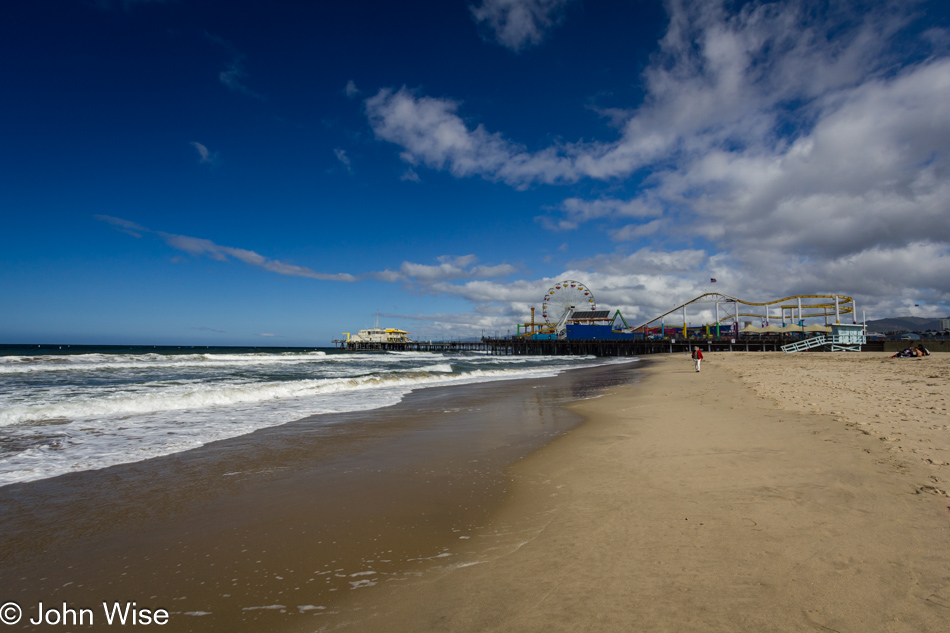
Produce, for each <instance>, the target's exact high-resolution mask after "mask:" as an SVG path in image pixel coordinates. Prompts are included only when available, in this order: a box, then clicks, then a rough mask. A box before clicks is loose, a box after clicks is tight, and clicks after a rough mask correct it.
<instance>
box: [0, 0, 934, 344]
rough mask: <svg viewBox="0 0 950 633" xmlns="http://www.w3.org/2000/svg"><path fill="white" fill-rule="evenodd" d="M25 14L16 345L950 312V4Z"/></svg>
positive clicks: (1, 322)
mask: <svg viewBox="0 0 950 633" xmlns="http://www.w3.org/2000/svg"><path fill="white" fill-rule="evenodd" d="M3 12H4V18H3V20H0V54H2V58H3V59H4V60H5V63H4V64H0V85H3V87H4V93H5V98H4V99H2V100H0V140H2V145H0V148H2V151H0V208H2V210H3V225H4V230H3V231H2V232H0V272H2V279H3V290H4V292H3V296H4V300H3V309H2V310H0V341H2V342H9V343H27V342H70V343H129V344H134V343H142V344H148V343H153V344H207V345H215V344H219V345H229V344H233V345H255V344H256V345H268V344H273V345H327V344H329V341H330V340H331V339H333V338H337V337H339V336H340V334H341V332H344V331H355V330H356V329H359V328H360V327H366V326H368V325H371V324H372V321H373V314H374V313H375V312H376V311H377V310H378V311H379V312H380V313H381V314H382V315H383V316H382V317H381V321H382V322H383V323H384V324H385V325H388V326H397V327H404V328H405V329H408V330H409V331H410V332H412V333H413V335H414V336H416V337H432V338H441V337H444V336H451V337H468V336H472V335H475V336H477V335H479V334H480V333H481V332H483V331H484V332H486V333H494V332H505V331H507V330H508V329H509V328H513V324H514V323H516V322H519V321H523V320H524V319H526V318H527V315H528V309H529V307H531V306H536V307H538V308H540V306H541V300H542V297H543V295H544V292H545V290H546V289H547V288H548V287H550V286H552V285H553V284H554V282H556V281H559V280H561V279H577V280H580V281H582V282H584V283H586V284H587V285H588V286H589V287H590V288H591V289H592V290H593V291H594V294H595V297H596V298H597V302H598V305H599V307H602V308H610V309H613V308H620V309H621V310H623V312H624V314H625V315H627V316H628V320H631V321H637V320H638V319H641V318H642V319H643V320H646V319H648V318H651V317H653V316H655V315H656V314H658V313H660V312H664V311H666V310H667V309H669V308H671V307H673V306H675V305H677V304H678V303H681V302H682V301H684V300H687V299H690V298H692V297H694V296H696V295H697V294H700V293H702V292H706V291H710V290H718V291H720V292H724V293H727V294H731V295H735V296H738V297H740V298H744V299H749V300H767V299H773V298H778V297H781V296H785V295H790V294H796V293H826V292H839V293H843V294H849V295H853V296H855V297H856V298H857V300H858V308H859V310H864V309H866V310H867V312H868V318H879V317H884V316H897V315H907V314H913V315H918V316H947V314H950V306H948V302H950V170H948V167H950V164H948V149H950V116H948V115H950V110H948V106H947V103H950V32H948V28H950V8H948V6H947V4H946V3H945V2H907V1H902V2H893V3H889V2H881V1H878V2H835V3H824V2H809V1H807V0H801V1H788V2H746V3H743V2H715V1H707V2H685V1H681V0H676V1H674V0H670V1H668V2H653V1H647V0H630V1H627V2H619V1H604V2H594V1H592V0H586V1H582V0H474V1H468V2H467V1H464V0H462V1H458V2H454V1H450V0H440V1H438V2H408V3H393V2H355V3H304V2H297V1H282V0H274V1H272V2H268V3H256V2H255V3H251V2H220V1H217V2H211V1H201V0H167V1H161V0H73V1H69V2H66V1H60V2H52V1H44V0H32V1H20V0H15V1H14V2H9V3H6V4H5V5H4V9H3ZM711 277H715V278H716V279H718V282H717V283H716V284H715V285H714V286H712V285H710V283H709V279H710V278H711ZM704 316H708V315H702V314H698V315H697V316H696V318H697V320H698V321H701V320H702V319H703V317H704Z"/></svg>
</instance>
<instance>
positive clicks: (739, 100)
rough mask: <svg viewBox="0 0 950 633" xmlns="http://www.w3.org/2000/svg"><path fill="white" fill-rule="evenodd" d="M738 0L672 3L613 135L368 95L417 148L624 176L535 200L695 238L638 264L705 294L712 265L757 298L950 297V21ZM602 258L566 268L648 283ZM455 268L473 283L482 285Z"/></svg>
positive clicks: (378, 119) (420, 161) (513, 172)
mask: <svg viewBox="0 0 950 633" xmlns="http://www.w3.org/2000/svg"><path fill="white" fill-rule="evenodd" d="M485 6H487V5H485ZM732 7H733V5H732V4H731V3H726V2H722V1H709V2H700V1H686V0H669V1H668V2H667V3H666V8H667V12H668V13H669V17H670V22H669V26H668V29H667V32H666V34H665V35H664V37H663V38H662V40H661V41H660V42H659V48H658V51H657V52H656V54H655V55H654V56H653V58H652V59H651V62H650V64H649V65H648V66H647V68H646V69H645V70H644V71H643V73H642V75H641V81H642V87H643V89H644V91H645V97H644V99H643V101H642V102H641V103H639V104H631V105H630V107H629V108H626V109H617V108H611V109H609V112H608V111H607V110H599V111H603V112H605V113H607V114H609V116H610V118H611V120H612V121H613V122H614V123H615V124H616V125H617V126H618V132H617V136H616V137H615V138H604V139H599V140H592V141H591V140H588V141H578V142H575V143H569V142H561V143H557V144H554V145H551V146H549V147H546V148H542V149H539V150H529V149H528V148H527V147H526V146H524V145H522V144H520V143H519V142H518V141H517V140H515V139H510V138H507V137H506V136H504V135H502V134H500V133H498V132H493V131H491V130H489V129H487V128H486V127H485V126H484V125H481V124H477V123H473V122H471V121H470V120H467V119H466V118H463V116H462V112H463V110H464V106H463V104H461V103H459V102H457V101H454V100H452V99H447V98H437V97H430V96H426V95H422V94H419V93H417V92H414V91H411V90H409V89H407V88H405V87H403V88H401V89H398V90H391V89H383V90H381V91H380V92H379V93H377V94H376V95H375V96H373V97H371V98H370V99H368V100H367V101H366V113H367V116H368V118H369V122H370V125H371V126H372V128H373V130H374V132H375V133H376V137H377V138H378V139H380V140H383V141H387V142H390V143H394V144H396V145H397V146H399V148H400V150H401V153H400V157H401V159H402V160H403V161H404V162H406V163H408V164H409V165H411V166H413V167H416V168H418V166H424V167H426V168H429V169H436V170H443V171H447V172H449V173H451V174H452V175H454V176H456V177H473V176H475V177H482V178H486V179H490V180H495V181H501V182H505V183H508V184H510V185H511V186H513V187H515V188H525V187H528V186H533V185H538V184H568V183H570V184H573V185H574V186H575V187H577V188H580V187H581V186H583V185H585V184H588V183H590V184H596V183H597V182H604V181H606V182H608V183H610V184H611V185H615V184H621V183H624V182H625V179H627V178H628V177H631V176H635V177H636V178H637V180H635V181H631V184H630V186H631V187H635V188H636V189H635V193H634V194H633V195H631V196H629V197H627V198H611V197H599V198H594V199H585V198H584V197H582V196H578V195H576V194H575V195H574V196H572V197H569V198H567V199H566V200H564V202H563V203H562V204H561V205H559V206H558V207H557V208H555V209H552V210H550V211H549V212H548V213H547V214H545V215H543V216H540V217H539V218H538V219H539V221H540V222H541V223H542V225H543V226H545V227H546V228H549V229H552V230H573V229H576V228H577V227H579V226H580V225H581V224H583V223H585V222H597V223H598V226H600V227H601V228H602V229H603V230H604V231H605V232H607V234H608V235H609V236H610V237H611V239H614V240H616V241H620V242H623V241H636V242H639V243H643V241H644V240H647V239H651V238H656V239H658V240H665V239H668V238H669V237H670V235H671V233H673V234H675V237H676V238H677V239H679V240H681V242H682V243H688V242H689V241H690V240H693V239H698V240H702V242H701V243H703V244H704V248H705V251H708V253H709V254H708V256H707V259H706V260H705V262H704V263H702V264H701V265H699V267H700V269H702V268H703V267H707V268H706V269H705V270H698V271H697V274H696V275H695V278H693V277H690V276H689V274H687V273H685V272H682V271H680V272H676V273H675V275H679V276H681V277H683V280H682V281H680V282H676V283H672V280H671V278H670V276H669V274H670V273H668V272H667V273H664V272H652V273H649V274H651V275H655V276H656V277H655V279H659V280H661V281H663V282H664V283H672V286H670V287H671V288H674V289H677V290H682V291H684V292H686V289H687V288H688V289H689V292H696V293H697V294H698V291H699V290H703V289H705V288H706V285H705V284H708V278H709V277H716V278H717V279H719V283H718V284H717V288H718V289H720V290H721V289H723V287H724V285H727V284H734V285H733V287H732V289H733V292H734V293H736V294H740V295H741V294H743V293H745V294H749V293H752V294H755V293H761V294H759V295H758V296H759V298H764V297H770V296H771V297H775V296H777V295H780V294H791V293H792V292H795V291H800V292H821V291H829V292H849V291H851V292H858V290H857V289H858V288H860V294H861V297H860V301H861V302H862V303H863V304H864V305H869V307H870V306H873V307H874V309H878V308H880V309H882V310H884V309H889V308H888V306H891V307H892V308H893V309H899V308H900V306H901V305H904V304H906V303H907V302H908V299H907V297H908V296H909V295H911V294H914V295H917V296H923V297H926V298H925V299H923V300H926V301H948V300H950V275H948V274H945V273H947V272H948V271H947V269H946V268H945V267H946V262H947V257H948V255H947V253H948V248H950V117H948V116H947V114H946V113H947V106H946V104H947V103H950V58H948V54H950V51H948V47H947V46H946V42H947V41H950V38H948V36H947V33H946V32H945V31H943V30H941V29H930V30H928V31H926V32H925V33H924V34H923V36H920V37H919V38H918V39H914V37H915V36H914V35H913V32H912V30H907V29H906V27H908V25H909V24H911V23H912V21H913V20H914V19H916V16H915V14H914V11H915V7H916V5H915V4H914V3H901V2H879V3H872V4H870V5H867V4H862V3H857V2H840V3H832V5H823V7H818V6H817V4H816V3H815V2H811V1H810V0H787V1H780V2H768V3H758V2H749V3H744V4H742V5H741V6H739V7H738V8H737V9H736V11H735V12H730V9H731V8H732ZM485 19H486V20H487V19H488V18H485ZM486 23H487V22H486ZM525 41H530V39H528V40H525ZM928 47H929V48H928ZM921 51H924V52H925V54H921ZM926 51H929V53H927V52H926ZM476 114H477V113H466V116H473V115H476ZM552 133H556V132H555V131H552ZM638 252H640V251H638ZM677 253H679V254H680V255H682V253H683V251H682V250H680V251H677ZM617 257H621V258H623V257H626V256H620V255H618V256H617ZM641 257H642V253H641ZM641 263H644V262H641ZM609 265H615V264H608V262H607V260H606V259H605V260H596V261H595V260H591V261H587V262H584V266H586V267H589V268H586V272H585V271H584V268H583V267H582V269H581V270H579V271H578V272H577V274H578V275H579V276H582V277H584V279H586V281H587V283H588V284H589V285H590V286H591V287H592V288H595V289H596V288H597V287H598V286H597V284H596V281H595V280H597V279H602V280H603V282H604V283H606V284H608V286H609V287H611V288H617V289H618V290H617V294H616V297H617V299H618V301H631V300H632V299H633V295H634V294H636V293H634V292H633V291H632V290H628V291H623V292H621V291H620V290H619V289H621V288H628V289H629V288H632V287H637V286H640V285H642V286H643V287H653V286H652V285H651V284H652V282H650V283H648V280H647V279H646V278H645V277H641V276H635V277H633V278H631V280H630V282H629V283H633V286H623V285H622V284H620V282H619V281H618V280H616V279H614V278H613V277H611V276H610V275H609V274H607V273H605V272H604V270H603V269H602V268H601V267H602V266H609ZM717 267H718V268H717ZM646 269H650V268H649V266H648V267H647V268H646ZM714 273H715V274H714ZM638 275H639V273H638ZM687 277H688V279H687ZM724 280H725V282H726V283H724ZM479 283H480V282H479ZM449 286H451V287H445V288H444V290H445V292H446V293H448V294H454V295H457V296H463V295H460V294H459V293H462V292H464V293H467V294H464V297H465V298H467V299H469V300H470V301H473V302H476V305H478V303H477V302H479V301H482V299H479V298H478V297H480V296H481V294H479V293H480V292H481V290H483V289H484V286H483V285H479V284H476V283H474V282H470V283H468V284H464V285H463V286H457V285H451V284H449ZM460 287H461V288H463V289H464V290H459V289H458V288H460ZM492 290H493V291H494V290H497V289H495V288H492ZM658 293H659V294H658V295H657V296H659V297H670V299H671V300H673V299H672V296H673V294H675V293H671V292H669V291H665V290H658ZM694 296H695V295H694ZM895 297H898V299H895ZM679 298H680V299H681V300H685V299H688V298H689V297H688V296H684V297H679ZM512 301H514V299H512ZM647 301H648V302H649V303H650V304H651V305H657V306H658V305H659V304H658V303H657V300H656V299H655V298H651V299H649V300H647ZM913 303H914V302H911V305H912V304H913ZM918 303H919V301H918ZM512 305H513V304H512ZM624 305H627V304H624ZM644 309H645V308H644Z"/></svg>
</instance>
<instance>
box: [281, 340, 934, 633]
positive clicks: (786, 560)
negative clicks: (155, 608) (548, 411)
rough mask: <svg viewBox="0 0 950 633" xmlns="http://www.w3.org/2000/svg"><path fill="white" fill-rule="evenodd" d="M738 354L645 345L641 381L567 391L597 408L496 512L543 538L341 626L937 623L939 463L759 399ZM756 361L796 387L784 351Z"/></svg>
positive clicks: (500, 521)
mask: <svg viewBox="0 0 950 633" xmlns="http://www.w3.org/2000/svg"><path fill="white" fill-rule="evenodd" d="M734 354H735V353H733V354H732V355H726V354H722V355H720V354H709V355H707V361H706V362H705V363H704V364H703V371H702V372H701V373H700V374H696V373H695V372H694V371H693V369H692V363H691V362H690V361H689V360H688V359H686V358H683V357H682V356H678V357H665V358H663V359H653V360H654V362H652V363H651V364H650V366H648V367H647V368H646V376H645V378H644V379H643V380H642V381H640V382H638V383H637V384H634V385H630V386H621V387H615V388H612V389H610V390H609V393H608V395H606V396H605V397H603V398H599V399H595V400H588V401H584V402H580V403H576V404H573V405H570V406H569V407H568V408H570V409H571V410H573V411H576V412H578V413H580V414H582V415H584V416H585V418H586V422H585V423H584V424H582V425H580V426H578V427H575V428H574V429H572V430H571V431H570V432H568V433H566V434H564V435H563V436H561V437H560V438H558V439H557V440H555V441H554V442H552V443H550V444H548V445H546V446H544V447H542V448H541V449H539V450H538V451H536V452H535V453H533V454H531V455H530V456H528V457H527V458H525V459H524V460H522V461H521V462H519V463H518V464H516V465H514V466H513V467H512V468H511V469H510V472H511V474H512V477H513V478H514V479H515V480H516V486H515V488H514V490H513V492H512V496H511V497H509V499H508V500H507V501H506V502H505V504H504V506H503V508H502V510H501V511H500V512H499V513H498V514H497V515H495V516H493V517H492V525H495V526H499V527H503V526H509V527H511V526H514V527H515V528H517V526H519V525H530V524H531V523H532V521H534V523H535V527H536V528H539V529H536V530H535V532H534V533H533V536H532V538H530V539H525V541H524V542H522V543H520V544H519V547H518V548H517V549H515V550H514V551H511V552H508V553H506V554H504V555H502V556H499V557H497V558H495V559H494V560H486V561H484V564H479V565H475V566H471V567H467V568H464V569H459V570H455V571H453V572H452V573H451V574H446V575H445V576H444V577H442V578H440V579H438V581H435V582H430V583H422V584H417V585H415V586H413V587H405V588H395V589H394V590H393V591H392V592H391V594H390V595H389V596H388V597H387V599H386V600H385V601H381V602H377V603H376V604H373V605H366V606H367V611H368V612H369V613H370V614H371V615H369V616H368V617H366V618H364V619H362V620H352V621H349V622H347V623H346V624H347V630H350V631H372V630H380V628H381V625H382V624H383V623H385V628H386V630H390V631H453V632H466V631H472V632H475V631H498V632H501V631H505V632H508V631H517V632H522V631H524V632H528V631H530V632H538V633H541V632H545V633H547V632H550V631H565V632H566V631H579V630H589V631H595V630H596V631H618V632H619V631H630V630H668V631H704V632H705V631H710V630H715V631H737V632H745V631H748V632H749V633H753V632H756V633H757V632H760V631H763V630H780V631H812V630H814V631H822V630H834V631H839V632H845V631H879V630H880V631H884V630H886V631H901V632H903V631H906V632H908V633H909V632H911V631H935V632H936V631H943V630H946V627H947V622H948V621H950V587H948V585H947V583H946V569H948V568H950V551H948V550H947V548H946V547H945V543H946V538H947V536H948V535H950V517H948V504H947V499H946V498H945V497H944V496H943V495H941V494H919V493H920V492H921V491H920V489H919V488H918V487H917V485H916V481H917V480H918V479H919V478H920V477H921V476H924V475H927V473H928V470H927V469H926V468H924V466H923V465H922V464H913V463H906V464H903V465H901V466H899V467H898V466H897V465H895V463H894V462H893V460H892V459H890V455H889V454H888V453H889V451H888V450H887V449H884V448H882V442H881V441H880V440H877V439H874V438H873V437H872V436H869V435H865V434H863V433H860V432H857V431H856V430H855V429H854V428H853V427H852V426H848V425H847V424H846V421H845V420H843V419H842V416H841V415H840V414H831V413H830V412H829V413H815V412H810V411H808V412H806V411H796V410H793V409H791V408H783V406H782V402H781V401H776V400H775V399H770V398H764V397H763V396H762V395H761V394H760V393H757V392H756V391H754V390H753V389H752V388H751V387H750V385H749V384H747V383H746V382H745V381H744V379H745V378H744V375H743V372H744V368H743V369H739V368H736V367H732V366H730V360H729V359H726V358H723V357H724V356H730V357H731V358H732V359H739V358H740V357H739V356H735V355H734ZM811 356H814V355H808V356H806V357H803V358H801V359H793V360H794V362H795V363H798V362H803V363H808V362H810V361H809V358H810V357H811ZM749 357H758V358H754V359H753V360H752V362H754V363H757V364H758V366H759V368H760V369H761V370H762V371H764V368H765V366H766V364H768V365H770V366H771V369H770V371H772V372H773V373H774V374H775V375H781V374H782V373H783V371H784V372H785V374H786V375H785V381H786V382H787V383H789V384H792V385H793V384H794V373H792V375H788V373H789V372H788V369H789V362H790V360H789V359H790V358H791V357H789V356H785V355H771V356H768V357H767V356H764V355H762V354H750V355H749ZM834 358H837V359H844V358H847V357H844V356H841V355H835V356H834V357H832V356H831V355H828V359H826V360H827V362H828V363H831V362H832V360H833V359H834ZM869 360H870V362H872V363H876V362H878V361H877V360H876V359H869ZM948 361H950V358H948V359H940V360H939V362H940V363H941V364H942V367H943V368H946V367H947V365H948ZM822 362H824V361H822ZM843 362H854V358H853V357H852V358H850V359H848V360H845V361H843ZM898 371H899V370H898ZM757 375H758V374H757ZM943 389H944V390H946V387H945V386H944V388H943ZM941 393H945V391H943V392H941ZM901 395H904V394H901ZM935 397H937V398H939V397H940V396H935ZM844 406H845V407H846V406H847V403H844ZM839 408H840V405H839ZM836 410H837V409H836ZM944 444H945V446H946V444H947V442H946V438H944ZM539 515H543V516H544V521H543V522H540V523H539V522H538V521H536V519H537V517H538V516H539ZM489 527H491V525H490V526H489ZM298 630H300V631H303V630H306V629H304V628H300V629H298Z"/></svg>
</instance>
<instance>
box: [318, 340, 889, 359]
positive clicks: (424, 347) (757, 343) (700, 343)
mask: <svg viewBox="0 0 950 633" xmlns="http://www.w3.org/2000/svg"><path fill="white" fill-rule="evenodd" d="M788 342H789V339H787V338H784V337H782V336H762V337H754V338H753V337H740V338H739V339H734V338H708V339H707V338H691V339H646V340H644V339H633V340H631V339H621V340H612V339H603V340H598V339H591V340H583V339H580V340H578V339H553V340H535V339H530V338H522V337H512V338H507V337H502V338H488V337H486V338H483V339H481V340H479V341H408V342H404V343H354V342H352V341H349V342H348V341H333V343H334V346H335V347H336V348H338V349H341V350H348V351H354V352H374V351H375V352H384V351H386V352H483V353H485V354H489V355H492V356H644V355H646V354H676V353H683V354H685V353H686V352H688V351H689V350H691V349H692V348H694V347H698V348H699V349H701V350H703V351H704V352H779V351H781V349H782V345H784V344H785V343H788ZM861 349H862V351H884V350H883V344H881V343H874V342H871V343H866V344H865V345H862V347H861Z"/></svg>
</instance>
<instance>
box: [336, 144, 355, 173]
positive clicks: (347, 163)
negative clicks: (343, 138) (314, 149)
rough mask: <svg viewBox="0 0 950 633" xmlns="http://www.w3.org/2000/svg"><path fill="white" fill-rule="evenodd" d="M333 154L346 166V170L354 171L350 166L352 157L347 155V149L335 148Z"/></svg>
mask: <svg viewBox="0 0 950 633" xmlns="http://www.w3.org/2000/svg"><path fill="white" fill-rule="evenodd" d="M333 155H334V156H336V159H337V160H338V161H340V163H342V164H343V166H344V167H346V171H348V172H350V173H352V172H353V168H352V167H351V166H350V157H349V156H347V155H346V151H345V150H342V149H339V148H337V149H334V150H333Z"/></svg>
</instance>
